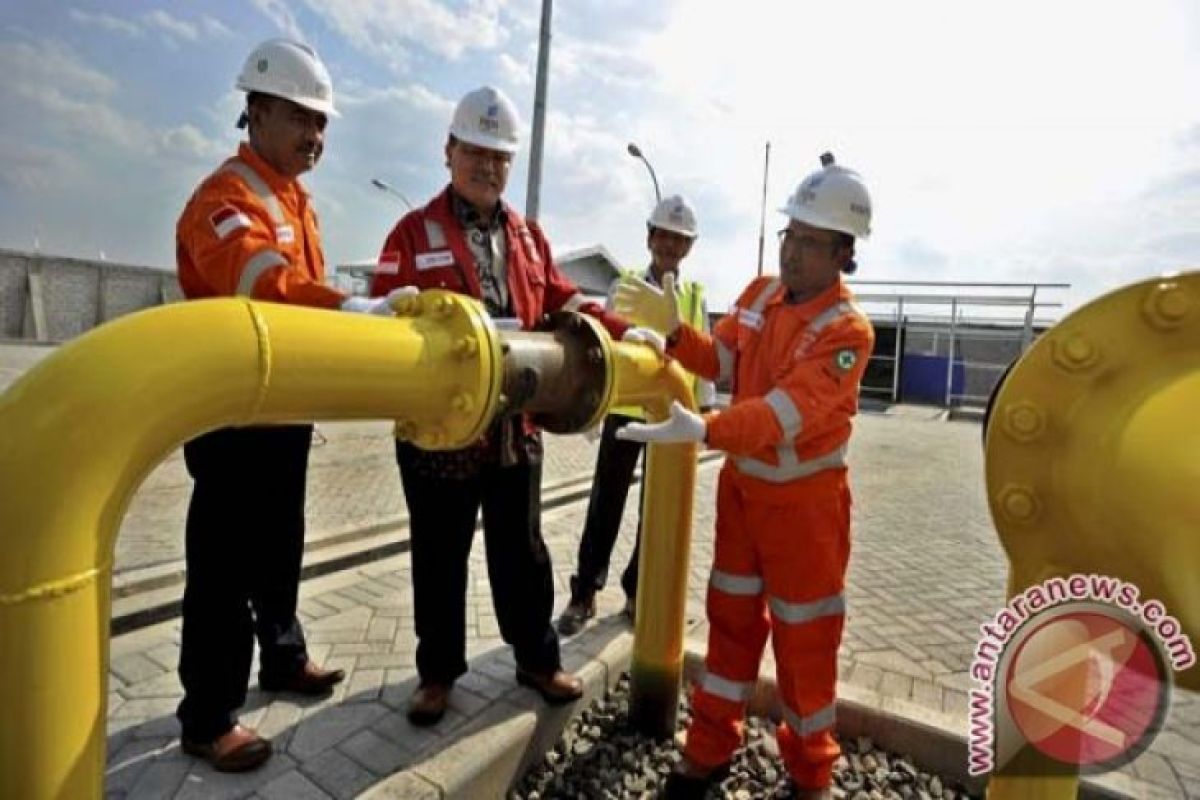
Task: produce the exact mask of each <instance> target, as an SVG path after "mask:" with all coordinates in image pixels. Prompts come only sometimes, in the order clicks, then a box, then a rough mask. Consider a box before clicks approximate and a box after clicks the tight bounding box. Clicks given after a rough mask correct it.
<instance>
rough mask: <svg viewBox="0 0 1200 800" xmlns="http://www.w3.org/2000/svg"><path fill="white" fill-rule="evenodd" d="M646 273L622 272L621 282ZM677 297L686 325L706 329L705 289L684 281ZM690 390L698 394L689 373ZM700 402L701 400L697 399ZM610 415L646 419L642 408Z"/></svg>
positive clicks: (626, 408) (617, 410)
mask: <svg viewBox="0 0 1200 800" xmlns="http://www.w3.org/2000/svg"><path fill="white" fill-rule="evenodd" d="M644 274H645V273H644V272H643V271H639V270H634V269H623V270H621V278H620V279H621V280H627V279H630V278H641V277H642V276H643V275H644ZM676 295H677V296H678V298H679V318H680V319H681V320H682V321H683V324H684V325H691V326H692V327H693V328H695V329H696V330H698V331H702V330H704V329H705V323H706V322H707V320H705V319H704V287H703V286H701V285H700V284H699V283H697V282H696V281H684V282H683V284H681V285H679V286H678V287H676ZM687 378H688V388H690V389H691V390H692V394H693V396H694V395H695V393H696V382H697V380H698V379H697V378H696V376H695V375H693V374H692V373H690V372H689V373H687ZM697 400H699V398H697ZM608 413H610V414H620V415H621V416H623V417H634V418H636V419H644V418H645V413H644V412H643V411H642V408H641V406H621V407H620V408H610V409H609V410H608Z"/></svg>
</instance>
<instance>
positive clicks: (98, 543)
mask: <svg viewBox="0 0 1200 800" xmlns="http://www.w3.org/2000/svg"><path fill="white" fill-rule="evenodd" d="M421 300H422V302H423V304H424V305H425V307H427V308H428V309H429V311H430V313H429V314H428V315H426V317H424V318H421V319H415V320H399V321H396V320H387V319H380V318H374V319H372V318H369V317H365V316H361V317H360V316H352V315H348V314H333V313H330V312H327V311H318V310H310V309H302V308H296V307H292V306H284V305H278V304H271V303H251V302H247V301H241V300H214V301H206V302H195V303H183V304H179V305H174V306H170V307H167V308H160V309H155V310H152V311H147V312H143V313H139V314H135V315H131V316H129V317H125V318H123V319H121V320H118V321H116V322H113V323H111V324H109V325H104V326H102V327H100V328H97V329H96V330H95V331H93V332H91V333H89V334H87V335H85V336H83V337H80V338H79V339H78V340H76V341H74V342H73V343H71V344H70V345H67V346H65V347H63V348H61V349H60V350H59V351H58V352H56V353H55V354H54V355H52V356H50V357H49V358H47V359H45V360H44V361H42V362H41V363H39V364H38V365H37V366H35V367H34V368H33V369H32V370H30V371H29V372H28V373H27V374H26V375H24V376H23V377H22V378H21V379H20V380H18V381H17V382H16V383H15V384H14V385H13V386H11V387H10V388H9V390H8V391H7V392H6V393H5V394H4V395H2V396H0V431H2V432H3V433H2V434H0V487H2V489H0V491H3V498H2V500H0V553H2V555H0V642H2V643H3V644H0V676H3V679H2V680H0V708H3V709H4V722H3V724H2V725H0V797H5V798H9V797H12V798H22V800H33V799H34V798H49V797H55V798H71V799H72V800H74V798H86V797H99V796H101V794H102V789H103V787H102V780H103V774H104V745H105V728H106V725H105V703H106V699H107V695H106V684H107V672H108V670H107V665H108V639H109V637H108V625H109V616H110V606H109V591H110V587H111V578H112V576H111V572H112V560H113V548H114V543H115V539H116V533H117V531H118V529H119V524H120V521H121V518H122V517H123V516H124V513H125V509H126V507H127V505H128V502H129V498H130V497H131V495H132V494H133V492H134V490H135V489H136V488H137V486H138V485H139V484H140V483H141V481H142V479H143V478H144V477H145V476H146V474H147V473H148V472H149V471H150V470H151V469H152V468H153V467H154V465H155V464H157V463H158V462H159V461H160V460H162V458H163V457H165V456H166V455H167V454H168V453H169V452H171V450H172V449H173V448H175V447H177V446H178V445H179V444H180V443H181V442H183V441H185V440H187V439H189V438H191V437H193V436H195V435H196V434H199V433H202V432H204V431H207V430H212V429H214V428H217V427H220V426H223V425H248V424H255V423H267V422H284V421H296V420H311V419H347V418H394V419H401V420H405V425H406V426H409V427H410V428H411V430H412V432H413V434H414V436H415V438H416V440H417V441H418V442H420V443H423V444H426V445H428V446H442V447H445V446H451V445H454V444H460V445H461V444H466V443H468V442H470V441H472V440H473V439H475V438H476V437H478V436H479V435H480V433H481V432H482V431H483V430H484V428H485V426H486V424H487V422H488V421H489V420H490V419H491V416H492V413H493V411H494V409H495V407H496V404H497V400H498V396H499V388H500V376H501V371H500V369H499V366H500V359H501V355H500V341H499V339H498V337H497V336H496V332H495V330H494V329H493V328H492V327H491V325H490V323H489V322H488V320H487V317H486V315H484V314H483V313H482V312H481V311H480V310H479V308H478V306H477V305H475V304H474V303H467V302H458V301H456V300H455V299H453V298H452V297H448V296H447V297H428V298H425V297H422V298H421ZM447 398H449V399H450V400H449V402H447Z"/></svg>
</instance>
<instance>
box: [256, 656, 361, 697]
mask: <svg viewBox="0 0 1200 800" xmlns="http://www.w3.org/2000/svg"><path fill="white" fill-rule="evenodd" d="M345 677H346V672H345V670H340V669H321V668H320V667H318V666H317V665H316V663H315V662H312V661H306V662H304V666H303V667H301V668H300V669H299V670H298V671H296V672H294V673H292V675H291V676H290V677H288V678H286V679H284V680H276V679H274V678H270V677H264V676H262V675H259V677H258V686H259V688H260V689H262V690H263V691H264V692H293V693H295V694H306V695H313V696H316V695H323V694H329V693H330V692H332V691H333V687H334V686H336V685H337V684H339V683H341V682H342V680H343V679H344V678H345Z"/></svg>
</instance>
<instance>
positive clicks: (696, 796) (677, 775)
mask: <svg viewBox="0 0 1200 800" xmlns="http://www.w3.org/2000/svg"><path fill="white" fill-rule="evenodd" d="M727 775H729V764H721V765H720V766H718V767H714V768H712V769H705V768H703V767H700V766H697V765H695V764H692V763H691V762H690V761H688V760H687V759H684V760H683V761H682V762H680V763H679V765H678V766H677V767H675V769H674V771H672V772H671V774H670V775H668V776H667V785H666V787H665V789H664V791H663V797H664V798H666V800H704V798H705V797H707V796H708V790H709V789H711V788H712V787H713V786H716V785H717V784H718V783H720V782H721V781H723V780H725V777H726V776H727Z"/></svg>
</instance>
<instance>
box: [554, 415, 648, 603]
mask: <svg viewBox="0 0 1200 800" xmlns="http://www.w3.org/2000/svg"><path fill="white" fill-rule="evenodd" d="M638 421H639V420H637V419H635V418H633V417H625V416H621V415H620V414H609V415H608V417H606V418H605V420H604V428H603V429H602V430H601V434H600V451H599V452H598V453H597V455H596V477H595V478H594V479H593V481H592V494H591V498H590V499H589V500H588V510H587V521H586V522H585V523H584V526H583V537H582V538H581V539H580V540H579V563H578V566H577V568H576V572H575V576H574V577H573V578H572V579H571V591H572V594H573V595H575V597H576V599H583V598H584V597H586V596H588V595H591V594H595V593H596V592H598V591H600V590H601V589H603V588H604V584H605V583H606V582H607V581H608V565H609V561H610V560H611V559H612V552H613V546H614V545H615V544H616V543H617V534H618V533H619V532H620V530H621V517H622V516H624V514H625V502H626V500H627V499H628V497H629V484H630V483H632V482H633V470H634V468H636V467H637V463H638V459H639V458H640V457H641V455H642V451H643V450H645V449H646V446H645V445H644V444H642V443H641V442H630V441H626V440H625V439H618V438H617V431H619V430H621V428H624V427H625V426H626V425H628V424H629V423H631V422H638ZM641 485H642V490H641V491H640V492H639V493H638V525H637V533H636V534H635V538H634V545H633V555H632V556H630V558H629V564H628V565H626V567H625V571H624V572H623V573H622V574H621V588H622V589H624V590H625V596H626V597H636V596H637V583H638V554H639V552H640V551H641V547H642V514H641V507H642V503H641V497H642V495H643V493H644V492H645V486H646V483H645V481H642V484H641Z"/></svg>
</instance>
